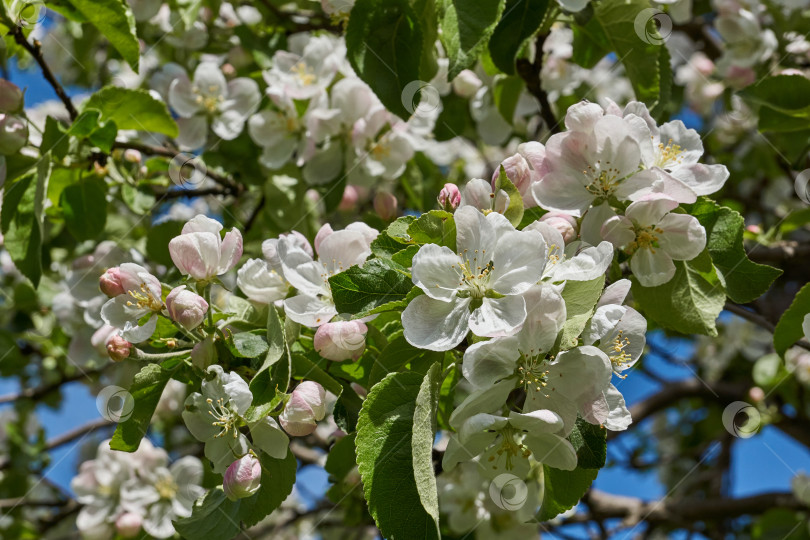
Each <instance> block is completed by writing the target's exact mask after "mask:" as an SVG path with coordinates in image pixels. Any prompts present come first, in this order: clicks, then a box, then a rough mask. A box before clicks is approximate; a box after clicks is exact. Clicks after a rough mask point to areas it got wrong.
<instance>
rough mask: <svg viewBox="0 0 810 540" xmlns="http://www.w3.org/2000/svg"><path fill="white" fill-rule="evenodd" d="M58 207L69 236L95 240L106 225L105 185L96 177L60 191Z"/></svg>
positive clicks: (77, 238)
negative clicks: (60, 209)
mask: <svg viewBox="0 0 810 540" xmlns="http://www.w3.org/2000/svg"><path fill="white" fill-rule="evenodd" d="M59 205H60V206H61V207H62V212H63V213H64V216H65V225H67V228H68V230H69V231H70V234H72V235H73V237H74V238H76V240H90V239H93V238H97V237H98V236H99V235H100V234H101V233H102V232H104V225H105V224H106V223H107V184H105V183H104V180H102V179H101V178H98V177H96V176H92V177H89V178H85V179H84V180H80V181H79V182H77V183H75V184H71V185H69V186H67V187H66V188H65V189H64V190H63V191H62V197H61V200H60V203H59Z"/></svg>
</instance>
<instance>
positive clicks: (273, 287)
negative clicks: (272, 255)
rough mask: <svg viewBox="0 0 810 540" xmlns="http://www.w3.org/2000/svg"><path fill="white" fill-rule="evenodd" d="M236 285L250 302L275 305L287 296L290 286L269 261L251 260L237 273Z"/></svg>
mask: <svg viewBox="0 0 810 540" xmlns="http://www.w3.org/2000/svg"><path fill="white" fill-rule="evenodd" d="M236 284H237V285H238V286H239V290H241V291H242V292H243V293H245V296H247V297H248V298H249V299H250V300H253V301H254V302H258V303H260V304H273V303H275V302H278V301H279V300H283V299H284V297H285V296H287V290H288V289H289V284H288V283H287V282H286V281H285V280H284V278H283V277H282V276H281V274H279V273H278V272H276V271H275V270H274V269H273V268H271V266H270V264H269V263H268V262H267V261H264V260H262V259H249V260H248V261H247V262H245V264H243V265H242V267H241V268H240V269H239V271H238V272H237V273H236Z"/></svg>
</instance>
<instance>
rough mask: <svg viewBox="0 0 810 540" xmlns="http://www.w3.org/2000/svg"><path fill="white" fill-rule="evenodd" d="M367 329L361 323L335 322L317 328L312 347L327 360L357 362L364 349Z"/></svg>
mask: <svg viewBox="0 0 810 540" xmlns="http://www.w3.org/2000/svg"><path fill="white" fill-rule="evenodd" d="M366 332H368V327H367V326H366V325H365V323H363V322H361V321H335V322H330V323H326V324H324V325H321V326H319V327H318V330H317V331H316V332H315V337H314V340H313V346H314V347H315V350H316V351H318V354H320V355H321V356H323V357H324V358H326V359H327V360H334V361H337V362H340V361H342V360H348V359H352V360H357V359H358V358H360V355H362V354H363V351H364V350H365V348H366Z"/></svg>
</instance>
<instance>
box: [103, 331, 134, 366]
mask: <svg viewBox="0 0 810 540" xmlns="http://www.w3.org/2000/svg"><path fill="white" fill-rule="evenodd" d="M130 352H132V343H130V342H129V341H127V340H126V339H124V338H122V337H121V336H119V335H118V334H114V335H113V336H112V337H110V338H109V339H108V340H107V354H108V355H109V356H110V358H111V359H112V360H113V362H121V361H122V360H126V359H127V358H129V353H130Z"/></svg>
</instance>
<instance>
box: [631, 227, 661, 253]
mask: <svg viewBox="0 0 810 540" xmlns="http://www.w3.org/2000/svg"><path fill="white" fill-rule="evenodd" d="M663 232H664V231H663V230H661V229H659V228H658V227H656V226H655V225H650V226H649V227H636V239H635V240H634V241H632V242H630V243H629V244H628V245H627V253H629V254H631V255H632V254H633V253H635V252H636V251H638V250H639V249H649V250H650V251H652V252H653V253H655V248H657V247H658V235H659V234H661V233H663Z"/></svg>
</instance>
